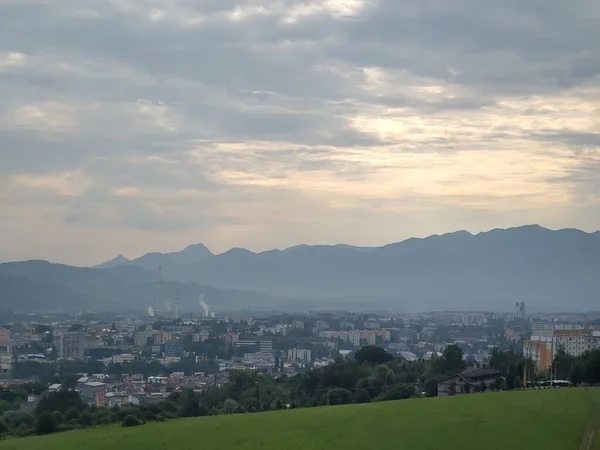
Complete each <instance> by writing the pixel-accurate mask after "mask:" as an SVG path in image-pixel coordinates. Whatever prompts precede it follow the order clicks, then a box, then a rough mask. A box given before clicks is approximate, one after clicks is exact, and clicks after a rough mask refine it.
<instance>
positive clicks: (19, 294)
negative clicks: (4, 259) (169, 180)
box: [0, 261, 278, 311]
mask: <svg viewBox="0 0 600 450" xmlns="http://www.w3.org/2000/svg"><path fill="white" fill-rule="evenodd" d="M157 292H158V288H157V278H156V274H154V273H152V272H148V271H147V270H144V269H142V268H139V267H136V266H133V265H127V266H122V267H114V268H109V269H94V268H85V267H72V266H67V265H64V264H55V263H50V262H48V261H23V262H13V263H4V264H0V310H19V311H45V310H52V309H68V310H79V311H81V310H83V309H89V310H94V311H99V310H115V309H120V310H140V309H146V308H147V307H148V306H152V307H153V308H155V307H156V299H157ZM176 292H177V294H176ZM200 294H205V295H206V296H205V300H206V302H207V303H208V304H209V305H211V307H212V308H213V309H214V310H217V311H219V310H224V309H238V308H251V307H263V308H264V307H270V306H273V305H276V304H277V303H278V301H277V300H276V299H275V298H273V297H271V296H268V295H264V294H259V293H256V292H241V291H236V290H221V289H215V288H212V287H208V286H203V285H199V284H194V283H180V282H174V281H171V280H166V279H165V280H163V282H162V283H161V299H162V304H161V310H164V309H165V306H166V303H167V302H171V305H172V309H173V308H174V302H175V298H176V295H177V298H178V301H179V307H180V309H181V310H182V311H183V310H185V311H190V310H199V305H198V298H199V296H200ZM257 305H258V306H257Z"/></svg>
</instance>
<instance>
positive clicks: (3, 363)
mask: <svg viewBox="0 0 600 450" xmlns="http://www.w3.org/2000/svg"><path fill="white" fill-rule="evenodd" d="M11 370H12V356H10V355H8V354H6V355H0V373H10V372H11Z"/></svg>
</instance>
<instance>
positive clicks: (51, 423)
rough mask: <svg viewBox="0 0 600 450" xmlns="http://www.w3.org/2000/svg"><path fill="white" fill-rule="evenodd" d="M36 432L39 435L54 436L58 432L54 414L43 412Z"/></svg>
mask: <svg viewBox="0 0 600 450" xmlns="http://www.w3.org/2000/svg"><path fill="white" fill-rule="evenodd" d="M35 431H36V432H37V434H52V433H55V432H56V431H58V424H57V423H56V419H55V418H54V416H53V415H52V413H49V412H43V413H42V414H40V416H39V417H38V420H37V423H36V425H35Z"/></svg>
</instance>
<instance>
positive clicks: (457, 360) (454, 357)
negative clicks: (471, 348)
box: [442, 344, 466, 375]
mask: <svg viewBox="0 0 600 450" xmlns="http://www.w3.org/2000/svg"><path fill="white" fill-rule="evenodd" d="M442 358H443V361H444V363H443V366H444V371H445V374H446V375H453V374H455V373H460V372H462V371H463V370H464V368H465V367H466V363H465V361H464V360H463V351H462V349H461V348H460V347H459V346H458V345H456V344H452V345H448V346H447V347H446V348H445V349H444V353H443V356H442Z"/></svg>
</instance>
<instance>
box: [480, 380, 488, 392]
mask: <svg viewBox="0 0 600 450" xmlns="http://www.w3.org/2000/svg"><path fill="white" fill-rule="evenodd" d="M486 390H487V384H485V381H482V382H481V383H480V384H479V392H485V391H486Z"/></svg>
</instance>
